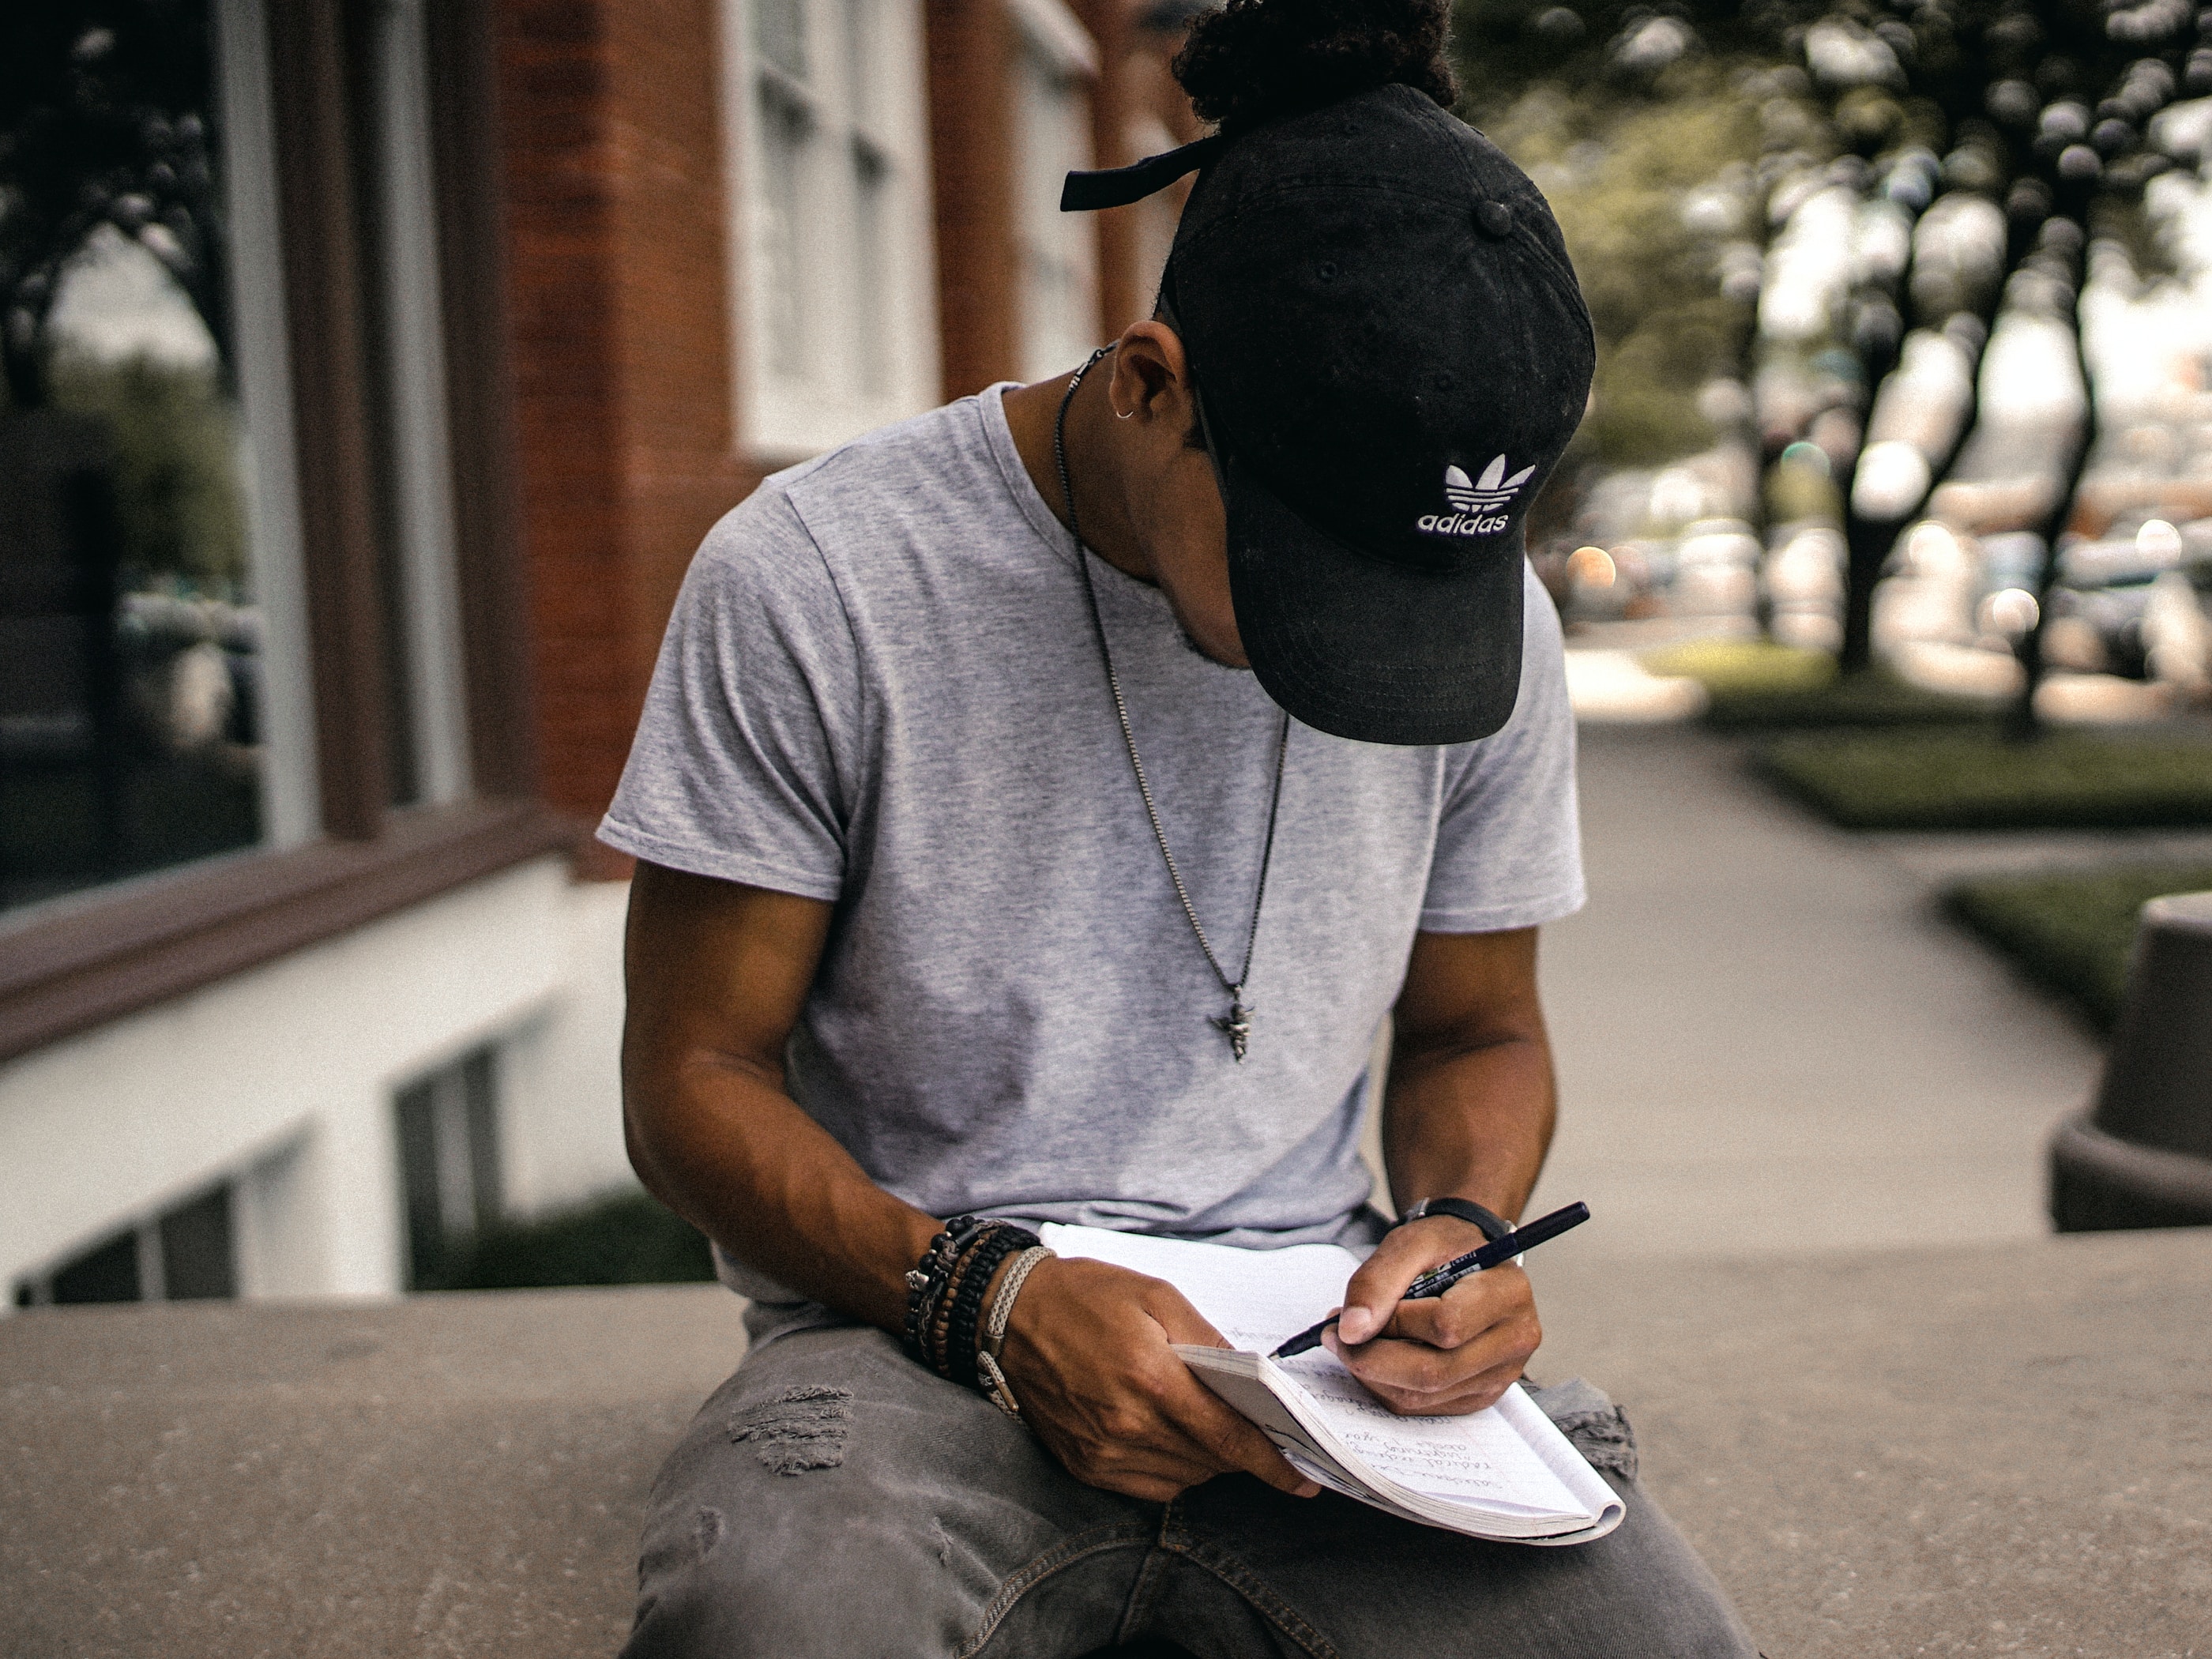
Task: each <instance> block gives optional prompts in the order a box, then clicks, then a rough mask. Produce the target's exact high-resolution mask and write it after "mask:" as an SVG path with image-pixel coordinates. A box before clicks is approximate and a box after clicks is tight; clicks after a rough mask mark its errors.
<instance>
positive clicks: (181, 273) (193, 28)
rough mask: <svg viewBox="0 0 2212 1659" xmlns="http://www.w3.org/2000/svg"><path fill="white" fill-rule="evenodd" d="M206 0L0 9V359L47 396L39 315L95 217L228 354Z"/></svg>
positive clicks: (12, 374) (10, 388)
mask: <svg viewBox="0 0 2212 1659" xmlns="http://www.w3.org/2000/svg"><path fill="white" fill-rule="evenodd" d="M208 10H209V8H208V6H207V4H206V3H205V0H36V3H18V4H15V5H10V6H8V7H5V8H0V365H4V368H5V376H4V379H5V384H6V389H7V393H8V397H9V401H10V402H11V403H12V404H14V405H15V407H17V408H20V409H31V408H36V407H38V406H40V404H43V403H44V402H46V395H47V386H46V358H47V356H48V346H49V342H48V341H47V339H46V319H47V315H48V313H50V312H51V310H52V307H53V304H54V301H55V299H56V297H57V296H58V294H59V292H60V289H61V286H62V282H63V279H64V276H65V275H66V274H67V270H68V267H69V265H70V262H71V261H72V260H74V259H76V258H78V257H79V256H80V255H81V254H82V252H83V251H84V248H85V246H86V242H87V240H88V238H89V237H90V236H91V235H92V234H93V233H94V231H95V230H97V229H98V228H100V226H102V225H109V226H112V227H113V228H114V229H115V230H116V231H117V232H118V233H119V234H122V235H124V236H125V237H127V238H130V239H131V240H133V241H135V242H136V243H137V245H138V246H141V247H143V248H144V249H145V250H146V251H147V252H149V253H150V254H152V255H153V257H154V258H155V259H157V260H159V261H160V262H161V265H162V267H163V269H165V270H167V272H168V273H169V275H170V276H172V277H173V278H174V279H175V280H176V283H177V284H178V286H179V288H180V289H182V290H183V291H184V293H185V295H186V297H187V298H189V299H190V300H191V303H192V306H193V308H194V309H195V310H197V312H198V313H199V315H200V318H201V319H202V320H203V321H204V322H205V324H206V325H207V329H208V332H209V333H210V335H212V336H213V337H214V339H215V342H216V348H217V351H216V358H217V362H218V364H219V365H223V366H225V367H221V368H218V370H217V373H218V374H228V368H227V365H228V363H229V362H230V349H229V348H230V343H231V341H230V310H229V297H228V292H227V290H226V287H225V283H224V280H223V277H224V262H223V257H222V242H223V230H222V214H221V204H220V203H219V201H218V199H217V191H216V170H215V168H214V167H213V165H212V163H211V159H210V144H211V142H212V135H211V134H210V131H209V125H208V118H207V113H206V112H208V111H209V110H210V108H211V107H212V106H213V99H214V89H213V86H212V78H211V77H212V72H213V54H212V51H211V43H210V39H209V31H208Z"/></svg>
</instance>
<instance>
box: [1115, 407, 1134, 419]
mask: <svg viewBox="0 0 2212 1659" xmlns="http://www.w3.org/2000/svg"><path fill="white" fill-rule="evenodd" d="M1136 412H1137V411H1136V410H1133V409H1117V410H1115V411H1114V418H1115V420H1117V421H1126V420H1127V419H1128V418H1129V416H1132V415H1133V414H1135V413H1136Z"/></svg>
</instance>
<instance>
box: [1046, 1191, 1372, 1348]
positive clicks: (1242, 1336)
mask: <svg viewBox="0 0 2212 1659" xmlns="http://www.w3.org/2000/svg"><path fill="white" fill-rule="evenodd" d="M1040 1236H1041V1237H1042V1238H1043V1240H1044V1242H1045V1243H1048V1244H1049V1245H1051V1246H1052V1248H1053V1249H1055V1250H1057V1251H1058V1252H1059V1253H1060V1255H1067V1256H1077V1257H1082V1258H1087V1259H1088V1260H1090V1261H1108V1262H1111V1263H1112V1264H1113V1265H1114V1266H1115V1267H1127V1268H1128V1269H1129V1270H1130V1271H1131V1272H1132V1273H1144V1274H1146V1275H1148V1276H1150V1277H1151V1278H1153V1279H1166V1280H1167V1281H1168V1283H1169V1284H1170V1285H1174V1286H1175V1287H1176V1289H1177V1290H1179V1291H1182V1293H1183V1295H1184V1296H1185V1297H1187V1298H1188V1300H1189V1302H1190V1304H1191V1306H1192V1307H1194V1308H1195V1309H1197V1310H1199V1312H1200V1314H1202V1315H1204V1316H1205V1317H1206V1323H1208V1324H1209V1325H1211V1326H1212V1327H1213V1328H1214V1329H1215V1330H1217V1331H1219V1332H1220V1333H1221V1334H1222V1335H1224V1336H1225V1337H1227V1338H1228V1339H1229V1342H1230V1346H1232V1347H1237V1348H1243V1349H1245V1350H1247V1351H1248V1352H1253V1353H1266V1352H1269V1351H1270V1350H1272V1349H1273V1348H1274V1347H1275V1346H1277V1345H1278V1344H1279V1343H1280V1342H1281V1341H1282V1340H1283V1339H1284V1338H1285V1337H1288V1336H1294V1335H1296V1334H1297V1333H1298V1332H1300V1331H1302V1330H1304V1329H1305V1328H1306V1327H1307V1326H1309V1325H1310V1324H1313V1323H1314V1322H1316V1320H1322V1319H1326V1318H1327V1317H1328V1314H1329V1310H1331V1309H1333V1308H1335V1307H1337V1306H1338V1305H1339V1304H1341V1303H1342V1302H1343V1300H1344V1287H1345V1285H1346V1283H1347V1282H1348V1281H1349V1280H1350V1279H1351V1278H1352V1274H1353V1273H1355V1272H1357V1271H1358V1267H1359V1258H1358V1256H1356V1255H1352V1252H1351V1251H1349V1250H1347V1249H1341V1248H1340V1247H1339V1246H1337V1245H1334V1244H1293V1245H1291V1247H1290V1248H1289V1249H1281V1250H1236V1249H1229V1248H1228V1247H1227V1246H1225V1245H1221V1244H1194V1243H1190V1242H1189V1241H1188V1240H1187V1239H1181V1238H1148V1237H1145V1236H1144V1235H1143V1234H1141V1233H1117V1232H1112V1231H1109V1230H1107V1229H1105V1228H1103V1227H1070V1226H1066V1225H1062V1224H1060V1223H1059V1222H1048V1223H1047V1224H1046V1225H1045V1226H1044V1228H1043V1230H1042V1234H1041V1235H1040Z"/></svg>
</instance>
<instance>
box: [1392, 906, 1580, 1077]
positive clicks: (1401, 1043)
mask: <svg viewBox="0 0 2212 1659" xmlns="http://www.w3.org/2000/svg"><path fill="white" fill-rule="evenodd" d="M1537 931H1538V930H1537V929H1535V928H1534V927H1512V928H1506V929H1503V930H1501V931H1498V932H1494V933H1417V934H1415V935H1414V937H1413V954H1412V956H1411V957H1409V958H1408V959H1407V964H1406V982H1405V985H1404V987H1403V988H1402V989H1401V991H1400V992H1399V994H1398V1001H1397V1006H1395V1009H1394V1010H1393V1014H1394V1018H1395V1033H1396V1035H1395V1041H1396V1043H1397V1045H1398V1048H1399V1050H1400V1051H1401V1053H1405V1052H1409V1051H1413V1050H1418V1049H1421V1048H1431V1047H1457V1046H1462V1045H1465V1044H1468V1043H1478V1044H1480V1043H1488V1042H1507V1041H1512V1040H1515V1039H1516V1038H1522V1037H1526V1036H1537V1035H1541V1032H1542V1030H1543V1014H1542V1008H1541V1002H1540V1001H1539V999H1538V995H1537V989H1536V934H1537Z"/></svg>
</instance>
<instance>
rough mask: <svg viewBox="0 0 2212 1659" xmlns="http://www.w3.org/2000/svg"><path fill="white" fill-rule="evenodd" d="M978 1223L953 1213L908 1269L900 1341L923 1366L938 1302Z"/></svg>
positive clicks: (966, 1216)
mask: <svg viewBox="0 0 2212 1659" xmlns="http://www.w3.org/2000/svg"><path fill="white" fill-rule="evenodd" d="M977 1225H978V1223H977V1221H976V1218H975V1217H974V1216H972V1215H963V1216H955V1217H954V1218H952V1219H951V1220H950V1221H948V1222H946V1223H945V1227H944V1231H941V1232H939V1234H938V1235H937V1236H936V1237H934V1238H933V1239H931V1240H930V1241H929V1248H928V1249H926V1250H924V1251H923V1252H922V1253H921V1262H920V1263H919V1264H918V1265H916V1266H915V1267H909V1268H908V1270H907V1275H906V1328H905V1331H904V1332H903V1333H902V1340H903V1343H904V1346H905V1348H906V1351H907V1354H908V1358H912V1359H915V1360H917V1361H919V1362H921V1364H925V1365H927V1364H929V1363H930V1361H929V1352H928V1348H927V1340H928V1335H929V1328H930V1325H931V1324H932V1323H933V1321H934V1320H935V1318H936V1316H937V1305H938V1303H939V1299H940V1298H942V1297H943V1296H944V1294H945V1287H946V1286H947V1285H950V1284H951V1279H952V1270H953V1268H954V1267H956V1266H957V1264H958V1262H959V1260H960V1255H961V1252H962V1250H963V1249H965V1248H966V1247H967V1245H968V1244H969V1243H972V1242H973V1241H974V1237H975V1230H976V1227H977Z"/></svg>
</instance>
